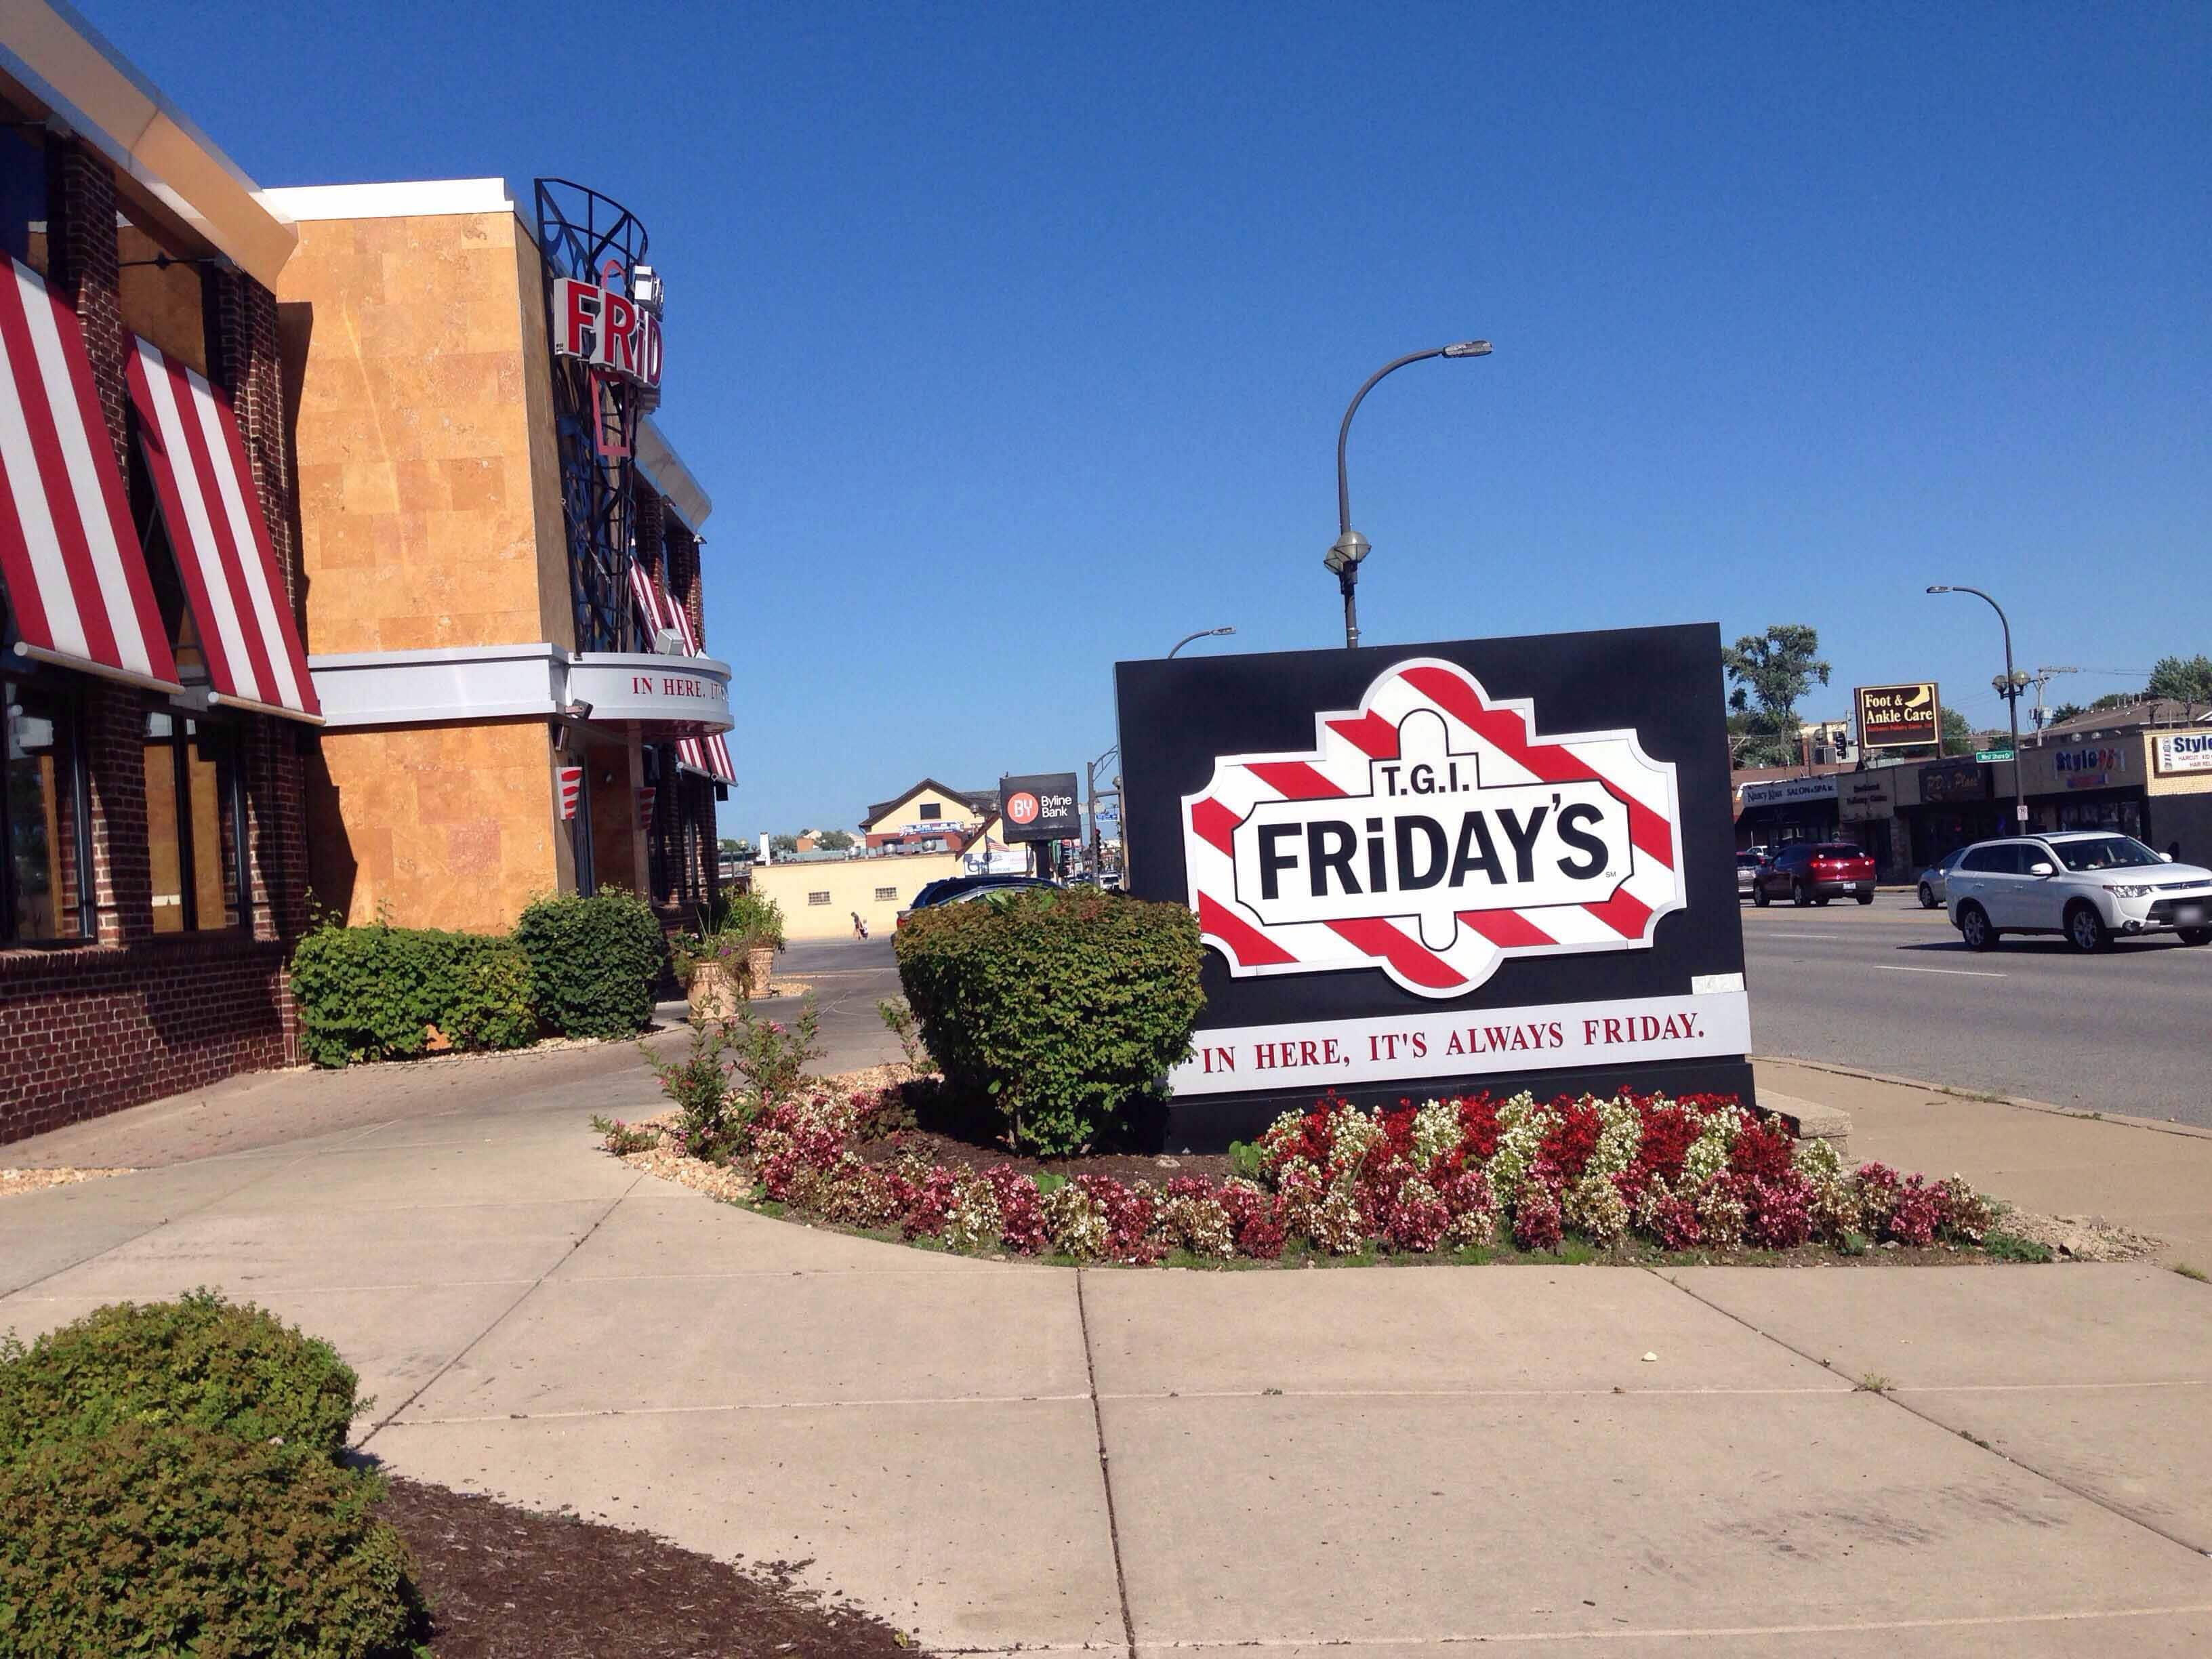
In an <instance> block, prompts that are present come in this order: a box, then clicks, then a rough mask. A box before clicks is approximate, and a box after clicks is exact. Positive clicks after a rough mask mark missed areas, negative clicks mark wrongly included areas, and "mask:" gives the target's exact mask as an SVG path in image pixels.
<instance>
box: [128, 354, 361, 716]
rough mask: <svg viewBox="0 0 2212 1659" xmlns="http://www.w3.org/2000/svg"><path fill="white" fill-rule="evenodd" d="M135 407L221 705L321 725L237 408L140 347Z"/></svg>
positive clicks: (134, 372)
mask: <svg viewBox="0 0 2212 1659" xmlns="http://www.w3.org/2000/svg"><path fill="white" fill-rule="evenodd" d="M131 404H132V406H133V407H135V408H136V409H137V411H138V435H139V438H140V440H141V441H142V442H143V444H144V446H145V451H146V466H147V470H148V471H149V472H150V473H151V474H152V475H153V479H154V494H155V496H156V497H157V498H158V499H159V500H160V501H161V522H162V523H163V524H165V525H167V526H168V531H169V544H170V546H171V547H172V548H173V549H174V550H175V551H176V557H177V574H178V575H179V577H181V578H182V579H183V581H184V586H185V599H186V600H187V601H188V602H189V603H190V604H191V607H192V617H193V619H194V620H195V621H196V622H197V623H198V624H199V639H200V649H201V651H202V652H203V653H204V654H205V656H206V658H207V665H208V684H209V689H210V691H211V692H212V693H213V700H214V701H215V702H218V703H230V704H234V705H235V706H237V707H239V708H254V709H258V710H259V711H260V712H262V713H263V714H281V715H283V716H284V717H285V718H286V719H288V720H307V721H310V722H312V723H313V724H315V725H318V726H319V725H321V724H322V719H323V712H322V705H321V704H320V703H319V702H316V700H315V687H314V683H313V681H312V680H311V679H309V678H308V677H307V653H306V652H304V651H302V650H301V648H300V630H299V627H298V625H297V624H296V623H295V622H294V620H293V617H292V607H291V605H290V602H289V600H288V599H287V598H286V597H285V593H284V583H283V577H282V576H280V575H279V574H277V570H276V550H275V549H274V548H273V547H272V546H271V545H270V540H269V526H268V524H267V522H266V521H265V520H264V519H263V518H262V516H261V499H260V496H259V495H258V493H257V492H256V491H255V489H254V487H253V474H252V471H250V470H249V468H248V466H247V465H246V444H245V442H244V441H243V440H242V439H241V438H240V435H239V431H238V416H237V414H236V413H235V412H234V410H232V408H231V406H230V399H229V398H227V397H225V396H224V395H223V394H222V392H218V391H217V390H216V388H215V387H214V386H210V384H209V383H208V380H207V377H206V376H205V375H204V374H200V373H199V371H198V370H197V369H195V368H191V365H189V364H186V363H182V362H178V361H177V359H175V358H174V357H172V356H169V355H168V354H167V352H164V351H162V350H161V349H160V348H159V347H157V346H155V345H153V344H151V343H149V342H147V341H145V340H138V339H134V340H133V341H132V342H131Z"/></svg>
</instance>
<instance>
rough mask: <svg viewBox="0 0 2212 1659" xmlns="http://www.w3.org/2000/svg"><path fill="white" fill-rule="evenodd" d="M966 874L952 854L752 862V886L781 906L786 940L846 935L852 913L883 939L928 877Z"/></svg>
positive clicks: (849, 929) (847, 936)
mask: <svg viewBox="0 0 2212 1659" xmlns="http://www.w3.org/2000/svg"><path fill="white" fill-rule="evenodd" d="M966 873H967V871H966V867H965V866H963V864H962V862H961V859H960V855H959V854H957V853H912V854H884V855H881V856H878V857H876V858H854V859H842V858H827V859H818V858H817V859H800V860H796V861H794V862H792V863H789V864H756V865H755V866H753V867H752V872H751V874H752V889H753V891H754V892H756V893H759V894H762V895H763V896H767V897H769V898H772V899H774V900H775V902H776V903H777V904H778V905H779V906H781V908H782V910H783V931H784V937H785V938H786V939H849V938H851V937H852V935H853V918H854V916H855V915H858V916H860V919H861V920H862V921H866V923H867V924H868V932H869V933H870V935H871V936H872V937H876V938H884V937H888V936H889V934H890V932H891V929H892V927H894V926H895V925H896V922H897V921H898V913H899V912H900V911H901V910H902V909H904V908H906V907H907V906H908V905H909V904H912V903H913V902H914V896H915V894H916V893H919V892H920V891H921V890H922V889H923V888H924V887H927V885H928V884H930V883H931V882H933V881H941V880H943V879H944V878H945V877H947V876H958V875H964V874H966Z"/></svg>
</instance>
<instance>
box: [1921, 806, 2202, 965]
mask: <svg viewBox="0 0 2212 1659" xmlns="http://www.w3.org/2000/svg"><path fill="white" fill-rule="evenodd" d="M1947 885H1948V889H1949V900H1948V902H1949V906H1950V913H1951V925H1952V926H1953V927H1956V928H1957V929H1958V930H1959V933H1960V937H1961V938H1962V939H1965V940H1966V944H1967V945H1969V946H1970V947H1971V948H1972V949H1974V950H1977V951H1986V950H1988V949H1990V947H1991V946H1992V945H1995V944H1996V942H1997V940H1998V939H2000V938H2002V936H2003V935H2004V934H2006V933H2059V934H2063V935H2064V937H2065V939H2066V941H2067V943H2069V945H2073V947H2074V948H2075V950H2077V951H2102V950H2105V949H2107V948H2108V947H2109V946H2110V945H2112V940H2113V939H2115V938H2116V937H2122V936H2124V937H2127V938H2134V937H2136V935H2138V934H2142V933H2166V932H2172V933H2178V934H2179V935H2180V937H2181V942H2182V943H2183V944H2184V945H2204V944H2207V943H2212V870H2206V869H2203V868H2202V867H2200V866H2197V865H2193V864H2176V863H2174V862H2173V861H2172V859H2171V858H2170V857H2169V856H2168V855H2167V854H2164V853H2154V852H2153V851H2152V850H2151V849H2150V848H2148V847H2146V846H2144V845H2143V844H2142V842H2139V841H2137V840H2136V838H2135V837H2134V836H2123V835H2118V834H2117V833H2115V832H2113V831H2112V830H2109V829H2076V830H2072V831H2063V830H2062V831H2059V832H2058V833H2057V834H2054V835H2047V836H2016V837H2013V838H2010V839H2008V840H2004V841H1985V842H1980V843H1979V844H1978V845H1976V846H1973V847H1969V848H1967V849H1966V856H1964V857H1963V858H1961V859H1960V860H1959V862H1958V863H1957V864H1956V865H1954V866H1952V869H1951V874H1950V878H1949V881H1948V884H1947Z"/></svg>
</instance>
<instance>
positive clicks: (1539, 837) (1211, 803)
mask: <svg viewBox="0 0 2212 1659" xmlns="http://www.w3.org/2000/svg"><path fill="white" fill-rule="evenodd" d="M1314 726H1315V738H1316V744H1315V747H1314V749H1313V750H1311V751H1310V752H1309V753H1306V754H1283V755H1234V756H1225V757H1221V758H1219V759H1218V760H1217V761H1216V762H1215V763H1214V769H1213V776H1212V781H1210V782H1209V783H1208V784H1207V785H1206V787H1205V788H1204V789H1201V790H1200V791H1199V792H1198V793H1196V794H1193V795H1186V796H1185V797H1183V802H1182V812H1183V826H1184V829H1183V858H1184V863H1185V866H1186V867H1187V869H1188V872H1189V878H1190V902H1191V907H1192V908H1194V910H1196V911H1197V912H1198V919H1199V930H1200V933H1202V934H1203V935H1204V936H1205V939H1206V942H1207V943H1208V944H1210V945H1213V946H1214V947H1215V948H1216V949H1217V950H1218V951H1221V953H1222V954H1223V956H1224V957H1226V958H1227V959H1228V963H1229V971H1230V972H1231V974H1232V975H1236V976H1237V977H1239V978H1243V977H1248V976H1250V975H1262V974H1312V973H1327V972H1330V971H1334V970H1337V969H1348V968H1380V969H1383V972H1385V973H1387V974H1389V975H1390V977H1391V978H1392V979H1393V980H1395V981H1397V982H1398V983H1399V984H1400V985H1401V986H1403V987H1406V989H1407V990H1409V991H1412V992H1414V993H1416V994H1419V995H1422V996H1429V997H1454V996H1459V995H1462V994H1465V993H1466V992H1468V991H1471V990H1473V989H1474V988H1475V987H1477V986H1479V985H1480V984H1482V983H1483V982H1484V981H1486V980H1487V979H1489V977H1490V976H1491V975H1492V974H1494V973H1495V972H1497V970H1498V963H1500V962H1501V961H1503V960H1504V958H1505V957H1515V956H1548V955H1553V954H1562V953H1567V952H1576V951H1632V950H1642V949H1647V948H1649V947H1650V944H1651V936H1652V933H1653V930H1654V929H1655V928H1656V926H1657V924H1658V921H1659V918H1660V917H1661V916H1663V915H1666V914H1667V913H1668V911H1670V910H1679V909H1680V908H1683V906H1684V904H1685V903H1686V898H1685V895H1684V890H1683V881H1682V831H1681V821H1680V811H1679V807H1678V805H1677V799H1676V795H1675V785H1674V766H1673V765H1672V764H1671V763H1661V762H1658V761H1655V760H1653V759H1651V758H1650V757H1649V756H1647V755H1646V754H1644V750H1643V749H1642V747H1641V746H1640V745H1639V744H1638V742H1637V738H1636V732H1635V731H1634V730H1633V729H1632V728H1631V729H1626V730H1622V731H1616V732H1575V733H1572V734H1568V735H1559V736H1549V737H1540V736H1538V735H1537V732H1536V722H1535V711H1534V707H1533V705H1532V704H1531V703H1530V702H1528V700H1526V699H1519V700H1497V699H1493V698H1492V697H1491V696H1489V694H1488V693H1486V691H1484V690H1483V689H1482V686H1481V684H1480V683H1479V682H1478V681H1477V680H1476V679H1475V678H1474V676H1473V675H1472V674H1470V673H1468V671H1467V670H1465V669H1464V668H1462V667H1460V666H1459V665H1456V664H1455V663H1448V662H1442V661H1438V660H1437V659H1433V658H1416V659H1412V660H1409V661H1406V662H1401V663H1399V664H1396V665H1394V666H1393V667H1391V668H1389V669H1388V670H1386V671H1384V672H1383V674H1382V675H1381V676H1380V677H1379V678H1376V681H1375V683H1374V684H1372V685H1370V686H1369V687H1368V688H1367V695H1366V696H1364V697H1363V698H1361V699H1360V703H1359V707H1358V708H1353V709H1345V710H1339V711H1334V712H1331V713H1328V714H1321V715H1318V716H1317V717H1316V720H1315V723H1314Z"/></svg>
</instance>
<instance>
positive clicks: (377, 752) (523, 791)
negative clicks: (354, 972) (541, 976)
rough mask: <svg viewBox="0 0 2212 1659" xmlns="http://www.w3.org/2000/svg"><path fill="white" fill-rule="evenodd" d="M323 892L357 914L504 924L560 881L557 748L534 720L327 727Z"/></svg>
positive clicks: (468, 927)
mask: <svg viewBox="0 0 2212 1659" xmlns="http://www.w3.org/2000/svg"><path fill="white" fill-rule="evenodd" d="M322 762H323V769H324V774H325V775H324V777H322V778H319V779H318V780H316V781H315V783H314V786H313V791H312V793H313V800H314V811H313V823H314V831H315V833H314V837H313V860H314V872H313V875H314V887H315V894H316V897H317V899H318V901H319V902H321V903H322V904H324V905H326V906H337V907H339V908H343V910H344V912H345V914H346V916H347V919H348V920H349V921H353V922H356V923H359V922H368V921H374V920H375V919H376V915H377V909H378V906H379V905H380V904H381V905H382V906H383V907H384V908H385V913H386V915H387V916H388V917H389V918H390V919H391V920H392V921H393V922H394V923H396V924H398V925H399V926H402V927H448V928H458V929H460V930H462V931H464V932H469V933H503V932H505V931H506V930H507V929H508V928H511V927H513V926H514V921H515V918H516V916H517V915H520V913H521V910H522V907H523V906H524V905H525V904H526V903H527V902H529V901H530V899H531V898H532V897H533V896H536V895H538V894H539V893H547V892H552V891H556V890H558V888H559V886H560V860H559V859H558V857H557V856H556V848H558V847H559V846H562V845H564V844H565V831H564V826H562V824H561V823H559V822H558V820H557V819H556V817H555V811H554V804H553V780H552V757H551V752H550V744H549V741H548V738H547V735H546V728H545V726H544V724H543V723H542V722H539V721H535V720H524V721H513V722H507V723H504V724H497V725H485V726H422V727H409V728H405V729H400V730H391V731H361V732H325V733H324V734H323V738H322Z"/></svg>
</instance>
